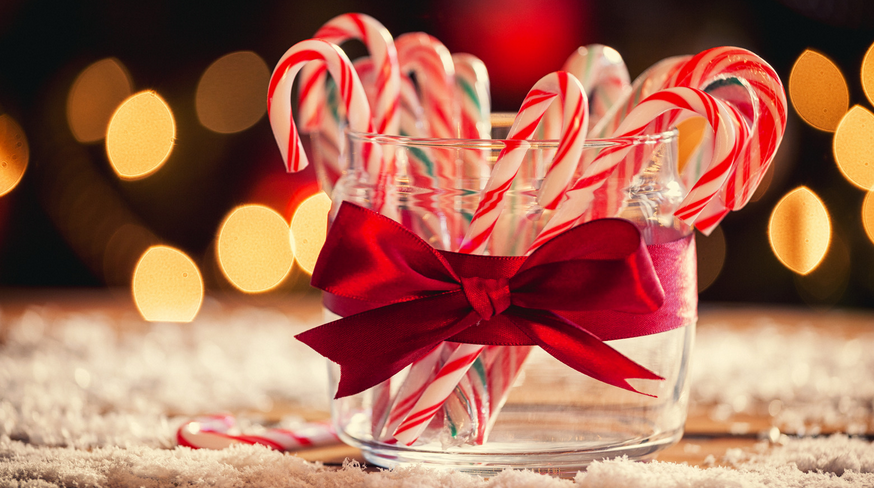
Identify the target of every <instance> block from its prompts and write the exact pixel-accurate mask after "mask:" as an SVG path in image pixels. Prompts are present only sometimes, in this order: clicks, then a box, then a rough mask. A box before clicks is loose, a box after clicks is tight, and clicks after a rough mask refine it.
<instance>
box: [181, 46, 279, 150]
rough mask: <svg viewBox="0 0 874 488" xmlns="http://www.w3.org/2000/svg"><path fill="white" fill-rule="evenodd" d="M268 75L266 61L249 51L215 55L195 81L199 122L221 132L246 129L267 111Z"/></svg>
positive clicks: (268, 70) (226, 132)
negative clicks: (216, 56)
mask: <svg viewBox="0 0 874 488" xmlns="http://www.w3.org/2000/svg"><path fill="white" fill-rule="evenodd" d="M269 79H270V69H269V68H268V67H267V63H265V62H264V60H263V59H261V57H260V56H258V55H257V54H255V53H253V52H252V51H238V52H234V53H230V54H227V55H225V56H222V57H221V58H219V59H217V60H216V61H215V62H213V63H212V64H211V65H210V66H209V67H208V68H207V69H206V71H204V73H203V76H202V77H201V78H200V82H199V83H198V84H197V94H196V97H195V107H196V109H197V117H198V119H200V123H201V124H203V126H204V127H206V128H207V129H209V130H212V131H215V132H219V133H223V134H228V133H233V132H239V131H242V130H245V129H248V128H249V127H251V126H252V125H254V124H255V123H256V122H258V120H259V119H261V117H263V116H264V113H265V112H266V111H267V104H266V103H265V100H267V84H268V83H267V82H268V80H269Z"/></svg>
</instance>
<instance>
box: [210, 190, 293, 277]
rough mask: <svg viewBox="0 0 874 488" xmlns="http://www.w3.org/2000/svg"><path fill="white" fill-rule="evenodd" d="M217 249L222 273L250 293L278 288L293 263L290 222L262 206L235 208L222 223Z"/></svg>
mask: <svg viewBox="0 0 874 488" xmlns="http://www.w3.org/2000/svg"><path fill="white" fill-rule="evenodd" d="M216 248H217V250H216V254H217V258H218V262H219V267H220V268H221V270H222V273H224V275H225V277H226V278H227V279H228V281H230V282H231V284H233V285H234V286H235V287H237V288H239V289H240V290H242V291H244V292H247V293H259V292H263V291H267V290H269V289H271V288H274V287H276V285H278V284H279V283H281V282H282V280H283V279H285V277H286V276H288V272H289V271H290V270H291V265H292V264H293V263H294V256H293V255H292V253H291V243H290V242H289V239H288V223H286V222H285V219H284V218H282V216H281V215H279V214H278V213H277V212H276V211H274V210H272V209H270V208H267V207H264V206H261V205H245V206H242V207H237V208H236V209H234V210H233V211H232V212H231V213H230V214H229V215H228V216H227V218H225V221H224V222H223V223H222V226H221V229H220V230H219V236H218V244H217V246H216Z"/></svg>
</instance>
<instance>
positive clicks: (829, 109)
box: [789, 49, 850, 132]
mask: <svg viewBox="0 0 874 488" xmlns="http://www.w3.org/2000/svg"><path fill="white" fill-rule="evenodd" d="M789 98H790V99H791V101H792V106H793V107H795V111H796V112H797V113H798V115H799V116H800V117H801V118H802V119H804V121H805V122H807V123H808V124H810V125H811V126H812V127H815V128H817V129H819V130H824V131H827V132H833V131H834V130H835V129H836V128H837V126H838V122H840V120H841V117H843V116H844V114H845V113H846V112H847V107H848V106H849V104H850V91H849V89H848V88H847V80H846V79H845V78H844V75H843V74H841V70H840V69H839V68H838V67H837V66H836V65H835V63H833V62H832V61H831V60H830V59H828V58H827V57H825V56H823V55H822V54H820V53H818V52H816V51H811V50H809V49H808V50H806V51H804V52H803V53H801V56H799V57H798V60H796V61H795V65H794V66H792V72H791V73H789Z"/></svg>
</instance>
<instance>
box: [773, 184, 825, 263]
mask: <svg viewBox="0 0 874 488" xmlns="http://www.w3.org/2000/svg"><path fill="white" fill-rule="evenodd" d="M768 238H769V240H770V242H771V249H773V251H774V254H775V255H776V256H777V259H779V260H780V262H781V263H783V265H784V266H786V267H787V268H789V269H791V270H792V271H794V272H796V273H798V274H802V275H804V274H807V273H810V272H811V271H813V269H814V268H816V266H817V265H819V263H820V262H821V261H822V258H823V256H825V253H826V251H827V250H828V248H829V242H830V241H831V221H830V219H829V215H828V211H827V210H826V208H825V205H824V204H823V203H822V200H820V199H819V197H817V196H816V194H814V193H813V192H812V191H810V189H808V188H806V187H803V186H802V187H799V188H796V189H795V190H792V191H791V192H789V193H788V194H786V196H784V197H783V198H782V199H781V200H780V201H779V202H777V205H776V206H775V207H774V211H773V212H772V213H771V220H770V222H769V223H768Z"/></svg>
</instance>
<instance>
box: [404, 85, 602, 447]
mask: <svg viewBox="0 0 874 488" xmlns="http://www.w3.org/2000/svg"><path fill="white" fill-rule="evenodd" d="M556 97H558V98H560V99H561V100H562V102H563V104H562V106H563V107H564V117H563V121H564V128H565V131H564V134H563V135H562V138H561V140H560V142H559V148H558V150H557V153H556V157H555V160H554V161H553V164H552V168H555V171H565V172H569V175H570V174H573V165H574V164H575V163H576V162H577V161H579V159H580V156H581V155H582V151H583V146H584V144H585V135H586V127H587V122H588V119H587V117H588V106H587V101H586V94H585V93H584V92H583V87H582V86H581V85H580V82H579V81H578V80H577V79H576V78H575V77H574V76H573V75H570V74H568V73H565V72H555V73H550V74H548V75H546V76H544V77H543V78H541V79H540V80H539V81H538V82H537V83H536V84H535V85H534V87H532V89H531V90H530V91H529V92H528V95H527V96H526V97H525V100H524V101H523V102H522V107H521V109H520V110H519V113H518V114H517V116H516V119H515V120H514V122H513V126H512V127H511V128H510V133H509V135H508V145H507V147H506V148H504V150H502V151H501V154H500V155H499V156H498V160H497V161H496V162H495V165H494V167H493V170H492V176H491V177H490V178H489V181H488V182H487V183H486V188H485V189H484V190H483V192H482V194H483V197H482V199H481V200H480V204H479V206H478V207H477V211H476V212H475V213H474V217H473V220H472V221H471V224H470V228H469V229H468V232H467V235H466V236H465V240H464V243H465V244H463V245H462V247H461V250H460V252H463V253H474V252H480V253H481V252H482V251H483V249H484V248H485V242H486V241H487V240H488V237H489V234H490V232H491V230H492V229H493V228H494V225H495V222H497V218H498V217H499V215H500V213H501V210H502V203H501V202H502V199H503V195H504V193H505V192H506V191H507V189H509V187H510V184H511V183H512V180H513V178H514V177H515V175H516V173H517V172H518V170H519V166H520V164H521V162H522V158H523V157H524V155H525V152H526V151H527V147H528V144H527V143H524V140H525V139H528V138H531V137H532V136H533V134H534V131H535V129H536V128H537V125H538V123H539V122H540V119H541V118H542V117H543V114H544V112H545V111H546V108H547V107H548V106H549V104H550V103H551V102H552V101H553V99H555V98H556ZM483 347H484V346H481V345H478V344H461V345H460V346H459V347H458V348H457V349H456V350H455V351H454V352H453V353H452V355H451V356H450V358H449V360H448V361H447V363H446V364H445V365H444V366H443V367H442V368H441V369H440V371H439V372H438V373H437V375H436V377H435V378H434V379H433V381H432V382H431V383H430V384H429V385H428V386H427V387H426V388H425V391H424V392H423V393H422V395H421V397H420V398H419V400H418V401H417V402H416V405H415V406H414V407H413V409H412V410H411V411H410V413H409V414H408V415H407V417H406V418H405V419H404V421H403V422H402V423H401V424H400V425H399V426H398V428H397V429H396V430H395V432H394V437H395V438H396V439H397V440H398V442H400V443H402V444H405V445H412V444H413V443H414V442H415V441H416V440H417V439H418V437H419V435H420V434H421V433H422V431H423V430H424V429H425V427H426V426H427V425H428V423H429V422H430V420H431V418H433V416H434V414H435V413H436V412H437V411H438V410H439V409H440V408H441V406H442V405H443V403H444V402H445V401H446V399H447V398H448V397H449V395H451V394H452V391H453V390H454V389H455V387H456V385H458V382H459V381H460V380H461V378H462V377H463V376H464V375H465V374H466V373H467V371H468V369H469V368H470V366H471V365H472V364H473V362H474V361H476V360H477V358H478V357H479V354H480V352H482V350H483Z"/></svg>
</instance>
